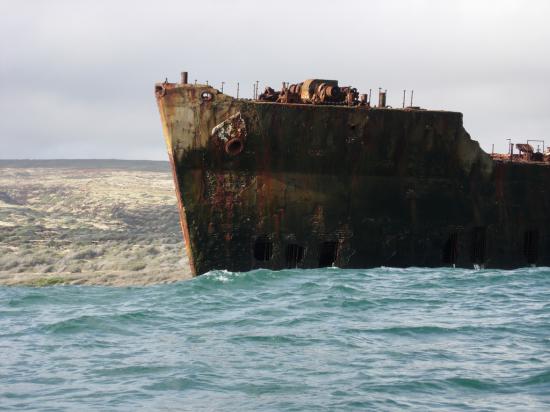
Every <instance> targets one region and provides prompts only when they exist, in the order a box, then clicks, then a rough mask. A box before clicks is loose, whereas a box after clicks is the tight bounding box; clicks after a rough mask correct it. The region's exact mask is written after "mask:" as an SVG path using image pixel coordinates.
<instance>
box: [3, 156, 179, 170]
mask: <svg viewBox="0 0 550 412" xmlns="http://www.w3.org/2000/svg"><path fill="white" fill-rule="evenodd" d="M5 167H9V168H54V169H117V170H141V171H147V172H169V171H170V164H169V163H168V161H166V160H121V159H0V168H5Z"/></svg>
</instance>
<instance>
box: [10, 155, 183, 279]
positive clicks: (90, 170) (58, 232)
mask: <svg viewBox="0 0 550 412" xmlns="http://www.w3.org/2000/svg"><path fill="white" fill-rule="evenodd" d="M186 259H187V258H186V256H185V252H184V247H183V241H182V236H181V232H180V226H179V220H178V211H177V204H176V198H175V194H174V187H173V182H172V176H171V174H170V169H169V165H168V163H167V162H149V161H120V160H36V161H34V160H0V284H10V285H16V284H28V285H49V284H58V283H68V284H104V285H144V284H151V283H162V282H170V281H176V280H181V279H186V278H189V273H186V272H185V269H184V268H185V267H186V264H185V262H186Z"/></svg>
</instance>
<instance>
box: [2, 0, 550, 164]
mask: <svg viewBox="0 0 550 412" xmlns="http://www.w3.org/2000/svg"><path fill="white" fill-rule="evenodd" d="M0 11H1V13H0V37H1V38H2V40H1V42H2V43H0V47H1V49H2V54H3V56H4V58H3V59H2V61H1V62H0V88H1V91H2V92H1V93H0V110H1V114H0V120H1V122H0V157H2V158H10V157H31V158H39V157H118V158H151V159H163V158H165V157H166V156H165V152H164V143H163V141H162V136H161V127H160V123H159V118H158V113H157V111H156V106H155V102H154V97H153V93H152V90H153V84H154V82H155V81H160V80H163V79H164V77H166V76H168V77H169V79H171V80H176V79H177V76H178V73H179V72H180V71H181V70H184V69H185V70H189V72H190V78H191V81H192V80H194V79H198V80H199V81H203V82H204V81H206V80H209V82H210V83H211V84H215V85H219V84H220V82H221V81H225V82H226V90H228V91H229V92H231V91H232V90H233V89H234V87H235V84H236V82H240V83H241V87H242V90H243V91H244V93H248V94H250V93H251V91H252V83H253V82H254V81H255V80H259V81H260V83H261V85H265V84H270V85H273V86H276V87H278V86H279V85H280V83H281V82H282V81H291V82H295V81H301V80H303V79H305V78H308V77H313V76H315V77H317V76H318V77H328V78H337V79H339V80H341V82H342V83H344V84H353V85H355V86H357V87H359V88H361V89H362V90H364V91H367V90H368V89H369V88H372V89H373V90H374V89H377V88H378V87H380V86H381V87H384V88H387V89H388V92H389V102H390V104H392V105H394V106H398V105H400V104H401V96H402V90H403V89H408V90H410V89H412V88H414V90H415V96H416V99H415V100H416V103H418V104H420V105H422V106H424V107H428V108H441V109H447V110H458V111H462V112H463V113H464V120H465V125H466V127H467V128H468V130H469V132H470V133H471V135H472V136H473V137H474V138H476V139H478V140H479V141H480V142H481V143H482V146H483V147H484V148H485V149H486V150H490V147H491V144H492V143H495V144H496V147H497V149H500V150H504V145H505V139H506V138H508V137H512V138H517V139H526V138H531V137H532V138H541V137H544V136H548V132H549V130H550V119H549V118H548V116H547V114H546V108H547V107H549V106H550V104H549V103H550V97H549V95H548V80H547V73H548V72H549V69H550V56H549V55H548V53H547V49H548V44H550V28H549V26H548V25H547V24H546V20H547V16H548V15H550V3H549V2H546V1H544V0H541V1H537V0H534V1H530V2H528V3H526V2H522V1H520V0H516V1H509V0H507V1H499V2H495V1H488V0H486V1H483V0H481V1H480V0H477V1H472V0H465V1H460V2H455V1H441V0H439V1H436V0H412V1H407V0H389V1H388V0H385V1H382V0H373V1H359V0H358V1H350V0H348V1H342V2H338V3H336V2H332V1H301V2H298V1H286V0H285V1H278V2H269V3H268V2H260V1H253V0H239V1H231V2H228V1H221V0H219V1H212V0H211V1H209V0H203V1H167V0H163V1H155V2H150V1H149V2H145V1H117V2H111V1H95V2H87V1H55V0H54V1H48V2H45V1H25V2H3V3H2V4H1V5H0ZM548 137H549V138H548V140H549V141H550V136H548Z"/></svg>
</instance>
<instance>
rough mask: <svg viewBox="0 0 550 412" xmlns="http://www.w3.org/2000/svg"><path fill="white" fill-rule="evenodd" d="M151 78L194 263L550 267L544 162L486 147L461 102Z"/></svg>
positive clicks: (206, 267)
mask: <svg viewBox="0 0 550 412" xmlns="http://www.w3.org/2000/svg"><path fill="white" fill-rule="evenodd" d="M155 90H156V98H157V103H158V107H159V111H160V115H161V121H162V125H163V132H164V137H165V141H166V145H167V149H168V155H169V158H170V162H171V164H172V171H173V176H174V181H175V187H176V193H177V197H178V202H179V209H180V217H181V225H182V231H183V234H184V238H185V245H186V249H187V253H188V256H189V262H190V268H189V269H190V271H191V273H192V274H194V275H200V274H203V273H206V272H208V271H210V270H214V269H227V270H230V271H248V270H252V269H256V268H269V269H283V268H317V267H326V266H337V267H340V268H369V267H378V266H391V267H408V266H419V267H440V266H457V267H465V268H472V267H491V268H514V267H521V266H529V265H550V240H549V237H548V235H547V231H546V228H548V227H550V192H549V183H548V182H550V167H549V166H548V164H547V163H544V162H511V161H506V160H495V159H493V158H492V157H491V156H490V155H489V154H487V153H485V152H484V151H483V150H482V149H481V148H480V146H479V144H478V143H477V142H476V141H475V140H473V139H471V138H470V136H469V135H468V133H467V132H466V130H465V129H464V127H463V122H462V114H461V113H457V112H448V111H433V110H419V109H417V108H408V109H390V108H382V107H379V108H373V107H370V105H361V104H356V105H347V104H330V102H329V104H305V103H296V102H287V103H281V102H276V101H260V100H258V99H256V100H254V99H237V98H233V97H231V96H229V95H226V94H223V93H222V92H220V91H219V90H217V89H215V88H213V87H211V86H208V85H191V84H186V83H185V82H184V83H162V84H157V85H156V89H155ZM279 100H280V99H279Z"/></svg>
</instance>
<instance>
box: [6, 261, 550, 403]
mask: <svg viewBox="0 0 550 412" xmlns="http://www.w3.org/2000/svg"><path fill="white" fill-rule="evenodd" d="M549 287H550V269H549V268H529V269H518V270H513V271H499V270H481V271H472V270H463V269H420V268H410V269H394V268H378V269H369V270H341V269H330V268H329V269H317V270H284V271H279V272H274V271H269V270H257V271H253V272H248V273H231V272H226V271H215V272H210V273H208V274H206V275H204V276H201V277H198V278H195V279H193V280H190V281H185V282H179V283H175V284H168V285H156V286H148V287H126V288H113V287H103V286H101V287H82V286H53V287H43V288H29V287H0V335H1V336H0V342H1V345H2V352H3V354H4V355H3V356H2V358H3V361H2V365H1V367H0V381H1V383H2V385H0V404H1V405H2V406H3V407H6V408H8V409H15V408H22V409H26V410H46V409H52V410H53V409H55V410H74V409H80V408H84V409H87V410H94V409H95V410H105V409H108V410H120V411H127V410H133V409H135V408H136V407H140V408H144V409H149V410H150V409H157V410H158V409H177V410H193V411H200V410H237V409H239V410H277V411H284V410H289V411H290V410H300V411H302V410H312V411H313V410H315V411H319V410H321V411H323V410H360V409H363V410H373V409H376V410H403V409H407V408H410V409H414V410H425V409H441V410H502V409H505V410H518V409H521V410H542V409H547V408H549V407H550V397H549V396H548V393H550V303H549V301H548V290H549Z"/></svg>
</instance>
